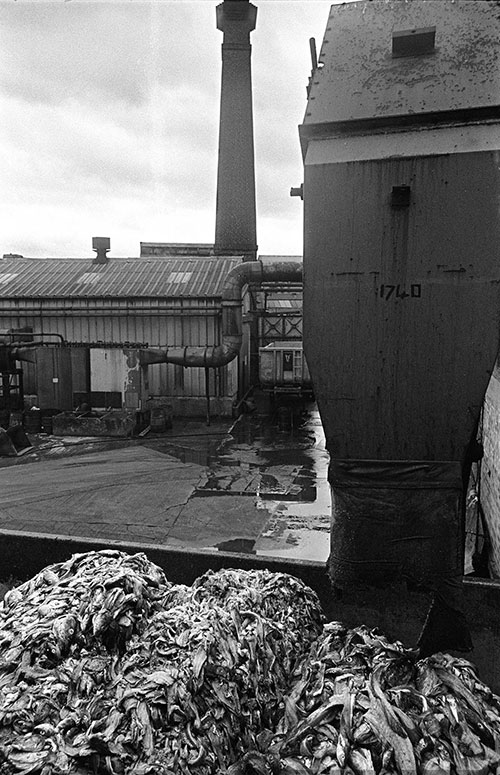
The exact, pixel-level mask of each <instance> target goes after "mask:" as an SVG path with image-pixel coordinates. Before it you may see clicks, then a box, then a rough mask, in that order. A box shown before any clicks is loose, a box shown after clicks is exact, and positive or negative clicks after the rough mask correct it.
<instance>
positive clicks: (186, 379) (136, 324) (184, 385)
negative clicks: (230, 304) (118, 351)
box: [0, 299, 227, 396]
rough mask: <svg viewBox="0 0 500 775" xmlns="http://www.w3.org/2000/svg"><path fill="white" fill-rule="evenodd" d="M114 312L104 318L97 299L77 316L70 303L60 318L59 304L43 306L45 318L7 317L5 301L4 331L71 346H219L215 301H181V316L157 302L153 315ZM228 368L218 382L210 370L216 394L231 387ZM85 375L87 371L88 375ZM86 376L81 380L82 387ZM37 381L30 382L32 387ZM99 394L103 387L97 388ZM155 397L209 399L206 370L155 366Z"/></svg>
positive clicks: (112, 305) (114, 303) (117, 306)
mask: <svg viewBox="0 0 500 775" xmlns="http://www.w3.org/2000/svg"><path fill="white" fill-rule="evenodd" d="M107 304H108V306H109V311H108V313H104V312H103V310H102V309H101V308H100V307H99V305H98V304H97V303H96V301H95V300H94V299H89V300H88V301H87V303H85V304H83V307H84V309H83V311H81V312H77V310H75V308H74V307H71V304H70V303H68V306H67V314H64V315H62V314H54V310H55V308H56V306H57V305H56V302H54V301H53V300H47V301H46V302H45V303H43V304H42V306H41V309H42V314H41V315H39V314H37V315H33V314H31V315H30V314H18V315H16V316H13V315H5V314H2V300H1V299H0V327H2V328H3V327H5V328H18V327H20V326H25V325H27V326H31V327H32V328H33V330H34V331H35V332H41V331H45V332H49V331H50V332H52V333H59V334H61V335H62V336H63V337H64V338H65V340H66V341H69V342H71V341H73V342H94V343H95V342H98V341H102V342H116V343H121V342H125V341H128V342H144V343H147V344H149V346H151V347H159V346H176V347H180V346H183V345H194V346H205V345H214V344H217V343H218V342H219V336H220V334H219V331H220V316H219V313H218V309H217V307H215V308H214V304H213V302H212V300H207V299H192V300H190V299H184V300H176V303H175V304H174V305H173V306H174V309H175V311H174V312H171V313H168V314H167V313H165V312H162V306H161V304H160V303H159V302H158V300H151V312H152V314H150V315H148V314H144V312H141V313H140V314H139V313H137V314H129V312H128V310H127V306H126V305H124V303H123V300H119V299H114V300H107ZM25 308H29V302H28V301H26V303H23V302H21V301H20V302H19V309H20V313H21V311H23V310H24V309H25ZM226 370H227V367H225V368H224V369H223V370H222V372H223V376H222V377H218V376H216V375H215V374H214V371H213V369H211V370H210V391H211V394H220V393H221V390H222V389H223V387H224V386H225V385H226V383H227V377H226ZM82 374H83V372H82ZM83 379H84V377H83V376H82V378H81V379H80V377H79V384H78V388H75V390H78V391H81V392H83V390H84V388H83V387H82V386H81V385H80V383H81V382H82V380H83ZM32 383H33V385H34V379H33V378H32V377H30V378H29V385H32ZM93 389H97V388H93ZM150 392H151V393H154V394H156V395H179V396H204V395H205V372H204V369H193V368H189V369H182V368H181V370H180V371H179V368H178V367H177V368H176V367H175V366H174V365H172V364H168V365H166V364H162V365H156V366H155V367H150Z"/></svg>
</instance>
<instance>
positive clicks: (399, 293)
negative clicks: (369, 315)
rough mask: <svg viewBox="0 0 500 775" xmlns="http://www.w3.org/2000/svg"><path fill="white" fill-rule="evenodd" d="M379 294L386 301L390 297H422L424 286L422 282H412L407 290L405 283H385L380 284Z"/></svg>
mask: <svg viewBox="0 0 500 775" xmlns="http://www.w3.org/2000/svg"><path fill="white" fill-rule="evenodd" d="M378 295H379V296H380V298H381V299H384V301H389V299H420V297H421V296H422V286H421V285H420V283H412V284H411V285H410V286H409V287H408V290H407V288H406V286H404V285H388V284H387V283H384V284H382V285H381V286H380V288H379V292H378Z"/></svg>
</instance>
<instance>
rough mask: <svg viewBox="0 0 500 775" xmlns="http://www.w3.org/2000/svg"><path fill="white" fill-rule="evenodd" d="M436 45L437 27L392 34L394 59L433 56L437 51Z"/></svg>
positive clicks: (400, 31)
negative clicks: (424, 55)
mask: <svg viewBox="0 0 500 775" xmlns="http://www.w3.org/2000/svg"><path fill="white" fill-rule="evenodd" d="M435 43H436V28H435V27H421V28H420V29H415V30H399V31H394V32H393V33H392V56H393V58H396V57H416V56H421V55H423V54H432V53H433V51H434V50H435Z"/></svg>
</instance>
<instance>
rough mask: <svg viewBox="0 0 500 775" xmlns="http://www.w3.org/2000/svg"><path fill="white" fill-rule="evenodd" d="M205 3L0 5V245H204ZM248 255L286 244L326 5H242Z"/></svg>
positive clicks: (119, 248)
mask: <svg viewBox="0 0 500 775" xmlns="http://www.w3.org/2000/svg"><path fill="white" fill-rule="evenodd" d="M217 4H218V3H217V2H215V0H154V1H153V2H142V1H141V0H118V1H116V0H115V1H114V2H110V1H109V0H98V1H97V2H92V1H91V0H66V2H65V1H64V0H52V1H51V2H44V1H43V0H31V1H30V0H0V79H1V92H0V94H1V112H0V117H1V120H0V208H1V211H0V236H1V240H0V254H2V253H10V252H12V253H21V254H22V255H24V256H33V257H39V256H52V257H63V256H69V257H73V256H75V257H80V256H82V257H84V256H89V257H93V256H94V254H93V252H92V250H91V242H92V237H93V236H108V237H110V239H111V252H110V255H111V256H113V255H115V256H137V255H139V243H140V242H141V241H159V242H209V243H212V242H213V241H214V233H215V197H216V175H217V145H218V120H219V99H220V74H221V43H222V33H221V32H219V31H218V30H217V29H216V26H215V8H216V6H217ZM254 4H255V5H256V6H257V7H258V16H257V28H256V30H255V31H254V32H253V33H252V35H251V42H252V78H253V94H254V134H255V155H256V178H257V213H258V220H257V242H258V244H259V252H260V253H261V254H264V255H265V254H300V253H301V252H302V203H301V201H300V199H298V198H290V196H289V191H290V187H291V186H297V185H299V184H300V183H301V181H302V176H303V172H302V158H301V155H300V146H299V139H298V125H299V124H300V123H301V121H302V118H303V115H304V111H305V105H306V85H307V79H308V77H309V74H310V70H311V58H310V51H309V38H311V37H315V38H316V41H317V48H318V51H319V48H320V45H321V41H322V39H323V35H324V31H325V28H326V22H327V19H328V14H329V9H330V5H331V3H330V0H254Z"/></svg>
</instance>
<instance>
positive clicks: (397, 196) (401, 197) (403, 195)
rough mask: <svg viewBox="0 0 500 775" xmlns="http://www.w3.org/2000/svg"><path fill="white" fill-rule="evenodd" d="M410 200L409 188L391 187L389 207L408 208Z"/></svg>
mask: <svg viewBox="0 0 500 775" xmlns="http://www.w3.org/2000/svg"><path fill="white" fill-rule="evenodd" d="M410 198H411V188H410V186H393V187H392V194H391V207H409V206H410Z"/></svg>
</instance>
